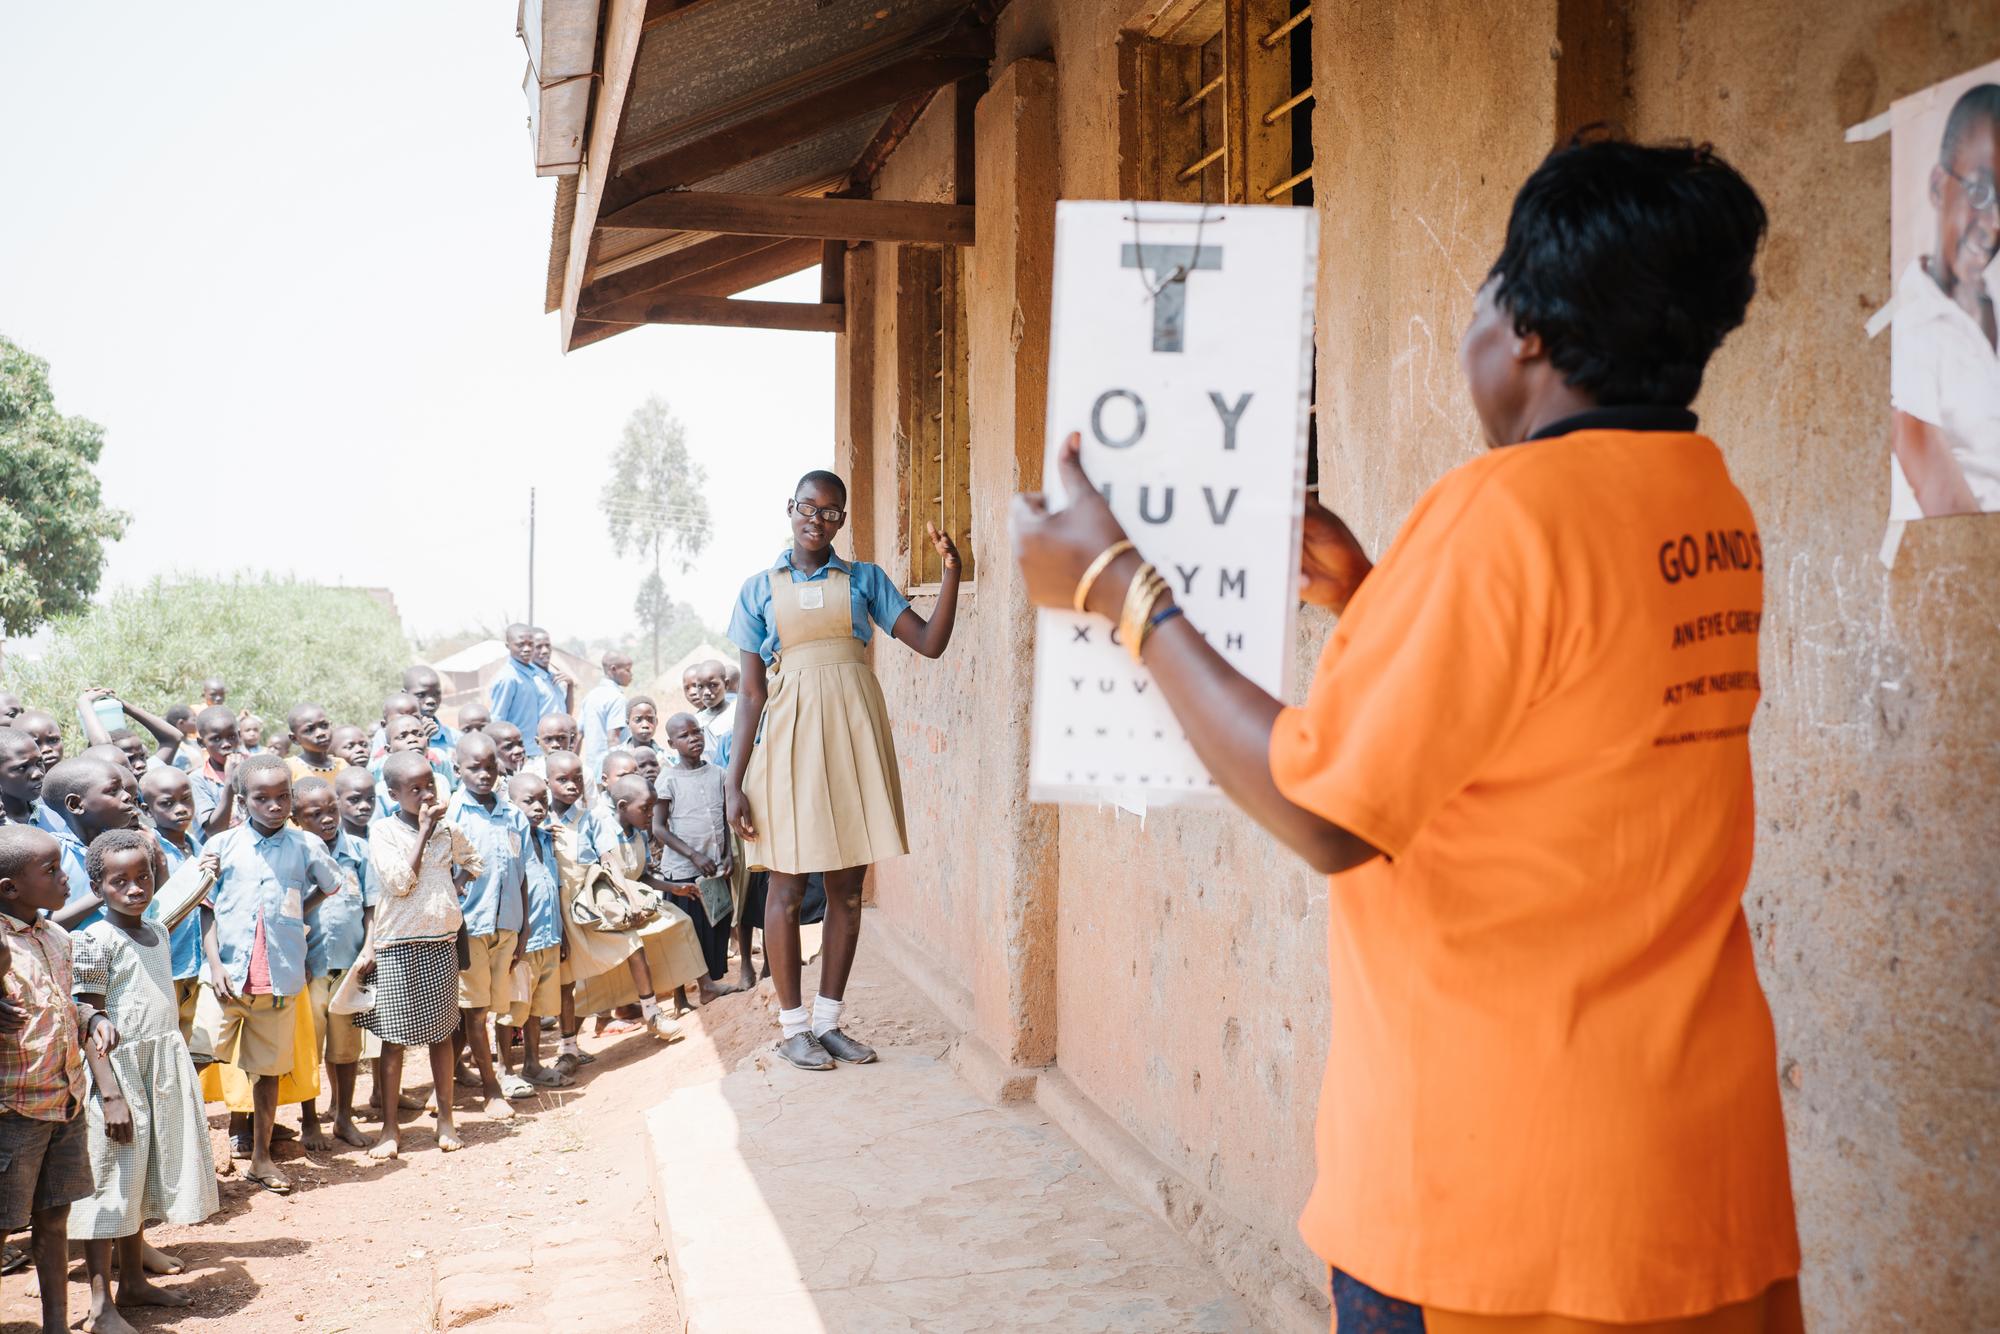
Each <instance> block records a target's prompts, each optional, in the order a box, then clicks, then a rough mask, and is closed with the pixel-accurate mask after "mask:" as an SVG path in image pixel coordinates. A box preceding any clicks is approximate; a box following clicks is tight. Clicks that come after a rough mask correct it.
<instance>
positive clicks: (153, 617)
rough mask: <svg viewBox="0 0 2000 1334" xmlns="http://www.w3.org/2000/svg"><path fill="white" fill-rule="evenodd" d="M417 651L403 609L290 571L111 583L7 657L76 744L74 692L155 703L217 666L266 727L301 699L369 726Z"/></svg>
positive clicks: (277, 724) (154, 706) (234, 702)
mask: <svg viewBox="0 0 2000 1334" xmlns="http://www.w3.org/2000/svg"><path fill="white" fill-rule="evenodd" d="M413 661H415V659H413V658H412V657H411V654H410V645H409V642H408V641H407V640H406V639H404V638H403V629H402V626H401V624H400V623H399V622H398V621H397V619H396V616H395V613H393V612H392V611H390V610H389V609H388V608H387V607H385V606H383V605H382V604H381V603H379V602H377V601H375V599H374V598H372V597H370V596H369V595H368V594H367V593H365V592H363V591H362V590H360V589H357V588H325V587H321V586H320V585H317V584H307V583H298V582H294V581H291V580H280V579H271V578H257V577H250V576H238V577H236V578H234V579H229V580H206V579H204V580H190V581H187V582H181V583H172V584H169V583H165V582H163V581H160V580H155V581H154V582H153V583H152V584H150V585H148V586H146V587H144V588H138V589H129V590H124V591H121V592H118V593H114V594H113V595H112V596H111V597H110V598H108V599H106V600H105V601H104V602H101V603H99V604H98V605H96V606H94V607H92V608H91V609H90V610H88V611H86V612H84V613H82V614H81V615H77V616H72V617H67V618H63V619H61V620H59V621H57V622H56V623H55V627H54V638H53V641H52V642H51V643H50V645H49V647H48V651H47V652H46V653H45V654H44V655H43V656H42V657H41V658H39V659H36V660H32V661H31V660H24V659H10V660H8V662H7V663H6V670H5V678H4V679H5V683H6V686H7V688H8V689H10V690H13V691H15V692H16V693H18V694H19V695H20V696H21V698H22V699H24V700H26V701H28V702H29V704H31V705H32V706H33V707H36V708H41V709H47V710H48V711H49V712H50V713H53V714H55V715H56V717H57V718H59V719H61V720H62V724H63V741H64V746H65V748H66V749H67V750H68V753H70V754H72V755H74V754H76V752H77V751H78V750H79V749H81V748H82V746H83V736H82V733H81V731H80V730H79V727H78V724H77V720H76V697H77V695H78V694H80V693H81V692H82V691H83V690H85V689H86V688H88V687H90V686H94V685H103V686H109V687H110V688H111V689H112V690H114V691H116V692H117V693H118V694H119V695H120V696H121V697H124V698H129V699H130V700H131V701H132V702H133V703H135V704H138V705H140V706H142V707H144V708H146V709H148V710H150V711H151V712H153V713H157V714H162V715H164V714H165V713H166V711H167V709H168V707H169V706H171V705H173V704H176V703H184V704H193V703H195V702H197V701H198V700H199V699H200V698H201V683H202V682H203V681H205V680H207V679H208V678H209V677H211V676H219V677H221V678H222V679H223V681H224V682H226V683H227V684H228V686H229V704H230V707H231V708H235V709H245V708H247V709H249V710H250V711H251V712H253V713H256V714H259V715H260V716H262V717H263V719H264V723H265V733H266V735H267V736H268V735H272V734H275V733H277V732H279V731H282V730H283V729H284V726H285V715H286V714H287V713H289V712H290V711H291V709H292V706H293V705H295V704H299V703H301V702H304V701H311V702H313V703H316V704H322V705H324V706H325V707H326V711H327V713H328V714H329V716H331V717H332V718H333V719H334V721H335V722H336V723H342V722H348V723H359V724H362V725H364V726H365V725H367V724H368V723H370V722H371V721H372V720H374V719H377V718H379V717H381V714H382V697H383V696H384V695H386V694H388V693H389V692H391V691H393V690H395V689H396V688H397V686H398V685H399V684H400V681H401V677H402V671H403V668H405V667H407V666H409V665H410V663H411V662H413Z"/></svg>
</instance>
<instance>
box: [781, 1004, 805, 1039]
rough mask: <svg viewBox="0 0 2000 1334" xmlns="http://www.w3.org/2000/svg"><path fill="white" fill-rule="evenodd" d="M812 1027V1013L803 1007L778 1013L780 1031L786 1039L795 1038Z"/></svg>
mask: <svg viewBox="0 0 2000 1334" xmlns="http://www.w3.org/2000/svg"><path fill="white" fill-rule="evenodd" d="M811 1027H812V1011H811V1010H808V1009H807V1008H806V1007H805V1006H803V1005H801V1006H800V1007H799V1008H798V1009H796V1010H780V1011H778V1030H779V1032H780V1033H781V1034H782V1035H783V1036H784V1037H785V1038H786V1039H791V1038H795V1037H797V1036H798V1035H799V1034H801V1033H803V1032H805V1031H806V1030H807V1029H808V1028H811Z"/></svg>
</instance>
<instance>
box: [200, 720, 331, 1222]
mask: <svg viewBox="0 0 2000 1334" xmlns="http://www.w3.org/2000/svg"><path fill="white" fill-rule="evenodd" d="M235 786H236V787H237V789H238V793H237V795H238V798H239V800H240V803H241V805H242V807H243V809H244V814H245V821H244V823H242V824H240V825H236V826H234V827H233V828H230V829H225V830H223V831H222V832H221V833H219V834H216V835H214V836H213V837H211V838H210V839H209V841H208V842H207V843H206V844H205V845H204V855H206V854H208V853H213V854H215V856H216V859H217V861H218V864H219V869H218V872H217V877H216V881H215V885H214V887H213V888H212V889H210V890H209V894H208V900H207V901H206V902H205V903H203V904H202V907H201V935H202V954H203V956H204V958H205V960H206V968H205V974H204V977H203V984H202V989H201V995H200V996H199V998H198V999H197V1000H196V1002H195V1029H196V1033H197V1037H196V1041H197V1042H199V1041H201V1035H203V1034H206V1035H207V1036H208V1037H209V1038H211V1039H212V1045H211V1049H212V1050H213V1051H214V1052H215V1056H216V1060H217V1062H218V1063H219V1064H218V1065H217V1066H212V1067H210V1068H209V1069H208V1070H207V1071H206V1072H204V1076H203V1085H204V1091H205V1092H206V1093H207V1094H208V1096H209V1097H211V1098H214V1099H220V1100H223V1101H229V1100H230V1099H229V1083H228V1076H227V1074H226V1073H225V1071H224V1070H223V1069H221V1068H220V1063H226V1064H228V1065H230V1066H234V1067H235V1068H236V1070H237V1071H240V1072H241V1073H242V1075H243V1076H244V1077H245V1079H247V1080H248V1081H249V1082H250V1085H251V1087H250V1095H251V1099H250V1101H251V1123H250V1127H249V1129H250V1144H249V1146H248V1147H249V1149H250V1168H249V1171H248V1172H246V1173H245V1177H246V1179H247V1180H250V1181H254V1182H256V1183H257V1184H258V1185H260V1186H262V1187H264V1188H265V1189H266V1190H269V1191H271V1192H272V1193H274V1194H278V1195H289V1194H291V1191H292V1183H291V1181H290V1180H289V1179H287V1178H286V1176H285V1174H284V1173H283V1172H280V1171H279V1170H278V1165H277V1163H276V1162H274V1161H273V1160H272V1158H271V1132H272V1130H273V1129H274V1128H275V1127H276V1125H277V1119H278V1101H279V1098H280V1096H281V1089H280V1080H281V1079H282V1077H283V1076H285V1075H290V1074H294V1073H296V1074H297V1076H298V1077H297V1079H296V1080H295V1081H294V1085H295V1088H294V1091H293V1092H292V1094H291V1096H290V1098H289V1099H288V1101H293V1102H303V1101H305V1099H306V1098H307V1097H317V1096H318V1071H317V1069H316V1066H317V1064H318V1061H317V1052H318V1043H317V1041H316V1040H315V1037H314V1033H313V1029H312V1006H311V1002H310V1000H309V999H308V998H307V997H306V990H307V987H306V983H307V975H306V915H307V914H308V913H310V912H311V911H312V910H313V909H314V908H316V907H318V906H319V904H320V901H321V900H322V899H324V898H325V897H326V896H327V895H329V894H336V893H339V892H340V890H341V878H340V868H339V867H337V866H335V865H334V863H333V859H332V858H331V857H329V856H327V853H326V844H324V843H323V842H321V841H320V840H319V839H317V838H314V837H312V836H311V835H309V834H307V833H306V832H305V831H304V830H301V829H295V828H293V827H292V826H291V824H290V821H291V816H292V775H291V771H290V770H289V769H287V768H286V767H285V762H284V761H283V760H281V759H279V758H278V757H277V756H275V755H251V756H247V757H245V758H244V760H243V762H242V765H241V767H240V768H239V769H238V770H237V771H236V779H235ZM300 1085H309V1086H310V1087H311V1088H312V1090H313V1091H312V1092H311V1093H310V1094H308V1093H306V1092H304V1091H303V1089H302V1088H299V1087H298V1086H300ZM238 1101H239V1104H240V1090H239V1097H238ZM240 1114H241V1113H240V1112H239V1115H240Z"/></svg>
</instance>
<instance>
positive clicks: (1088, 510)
mask: <svg viewBox="0 0 2000 1334" xmlns="http://www.w3.org/2000/svg"><path fill="white" fill-rule="evenodd" d="M1082 452H1083V438H1082V437H1081V436H1080V435H1078V434H1077V433H1076V432H1075V431H1071V432H1070V434H1069V438H1068V439H1067V440H1064V441H1063V445H1062V452H1061V454H1060V455H1059V456H1058V458H1057V460H1056V470H1057V472H1058V473H1059V474H1060V476H1061V483H1062V487H1063V491H1064V494H1065V495H1067V496H1068V498H1069V503H1068V505H1067V506H1066V507H1065V508H1063V509H1062V510H1060V511H1057V512H1055V513H1051V512H1050V511H1049V502H1048V497H1047V495H1046V494H1044V493H1042V492H1038V491H1036V492H1028V493H1025V494H1023V495H1018V496H1015V497H1014V508H1013V510H1012V512H1011V513H1010V514H1009V516H1008V523H1007V526H1008V529H1009V531H1010V532H1011V533H1012V535H1013V538H1014V560H1015V562H1016V563H1017V564H1019V565H1020V567H1021V574H1022V575H1023V577H1024V578H1025V579H1026V580H1027V585H1028V600H1029V601H1030V602H1032V603H1034V604H1035V605H1036V606H1037V607H1069V606H1071V605H1072V602H1071V600H1072V599H1073V598H1074V597H1075V596H1076V585H1077V581H1078V580H1079V579H1081V578H1082V577H1083V572H1084V571H1085V570H1087V569H1089V568H1090V563H1091V562H1092V561H1094V560H1096V559H1097V557H1098V553H1100V552H1102V551H1103V550H1104V549H1105V548H1106V547H1109V546H1111V545H1112V544H1113V543H1115V542H1119V541H1122V540H1124V537H1125V530H1124V528H1123V527H1121V526H1120V525H1119V523H1118V520H1117V518H1116V516H1114V515H1113V514H1112V513H1111V506H1109V505H1107V504H1105V503H1104V497H1103V496H1102V495H1100V494H1099V493H1098V490H1097V488H1096V487H1094V486H1092V485H1091V484H1090V478H1089V477H1088V476H1086V475H1085V474H1084V471H1083V459H1082ZM1126 558H1127V559H1130V558H1131V557H1130V553H1129V552H1128V553H1127V554H1126ZM1096 590H1097V591H1100V592H1101V593H1105V594H1109V593H1114V592H1116V593H1119V595H1120V596H1122V592H1121V590H1122V585H1121V584H1119V582H1118V581H1117V580H1115V579H1111V578H1099V579H1098V580H1097V584H1096Z"/></svg>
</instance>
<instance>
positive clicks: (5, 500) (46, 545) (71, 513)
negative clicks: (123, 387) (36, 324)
mask: <svg viewBox="0 0 2000 1334" xmlns="http://www.w3.org/2000/svg"><path fill="white" fill-rule="evenodd" d="M103 450H104V428H102V427H101V426H99V425H98V424H97V423H96V422H93V421H89V420H87V419H85V418H83V417H65V416H63V415H62V414H61V413H60V412H57V411H56V404H55V395H54V393H52V392H51V391H50V389H49V364H48V363H47V362H46V361H43V360H42V359H41V358H40V357H37V356H33V355H31V354H29V353H27V352H25V351H23V350H22V349H21V348H20V347H18V346H16V345H15V344H14V343H12V342H10V341H9V340H7V339H6V338H0V629H4V630H5V631H6V633H8V634H10V635H25V634H31V633H33V632H34V631H35V630H36V629H37V628H39V627H40V626H41V625H42V623H43V622H45V621H47V620H49V619H51V618H53V617H56V616H62V615H66V614H69V613H72V612H77V611H81V610H82V609H83V608H84V607H85V606H87V605H88V604H89V601H90V596H91V594H93V593H95V592H96V591H97V581H98V579H99V578H100V577H101V576H102V574H103V573H104V544H105V543H106V542H115V541H117V540H118V538H119V537H121V536H123V535H124V532H125V525H126V522H127V516H126V515H125V514H123V513H121V512H120V511H118V510H114V509H108V508H106V507H105V505H104V504H103V500H102V493H101V492H100V490H99V487H98V482H97V474H96V473H95V472H94V471H92V465H94V464H95V463H96V462H97V459H98V455H99V454H101V453H102V452H103Z"/></svg>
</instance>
